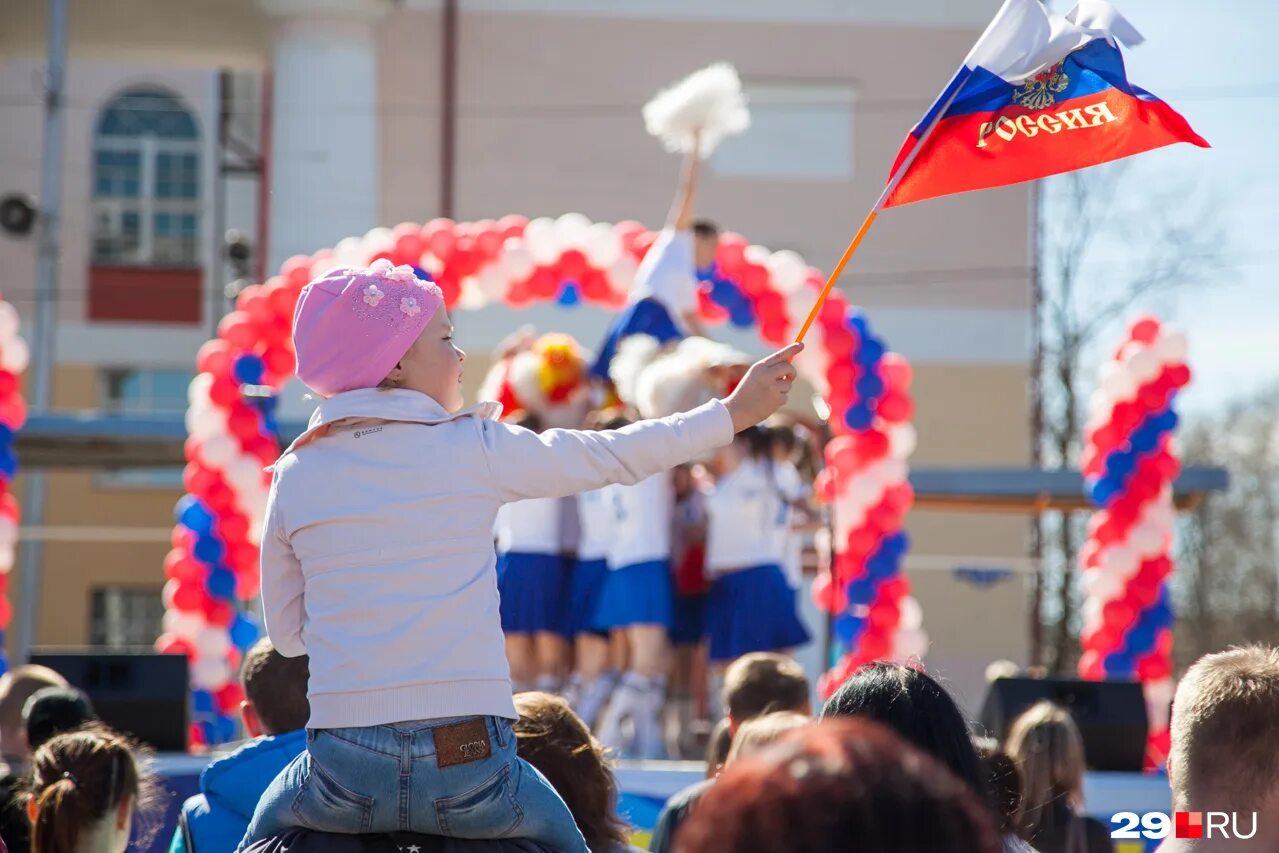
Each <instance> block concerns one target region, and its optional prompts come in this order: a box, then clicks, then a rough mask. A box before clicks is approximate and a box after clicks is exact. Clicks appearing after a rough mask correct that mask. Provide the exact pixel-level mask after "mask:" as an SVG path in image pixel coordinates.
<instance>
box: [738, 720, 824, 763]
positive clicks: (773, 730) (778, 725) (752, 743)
mask: <svg viewBox="0 0 1279 853" xmlns="http://www.w3.org/2000/svg"><path fill="white" fill-rule="evenodd" d="M811 722H812V720H811V719H809V718H808V717H806V716H804V715H803V714H800V713H797V712H795V711H774V712H773V713H771V714H765V715H764V716H762V717H756V718H755V719H753V720H748V721H747V722H745V723H742V725H741V727H740V728H739V729H738V730H737V734H736V735H735V736H734V737H733V746H732V747H731V748H730V749H729V750H728V758H727V759H725V761H724V764H725V765H728V764H732V763H733V762H734V761H736V760H737V759H739V758H750V757H751V756H752V755H755V754H756V753H758V752H759V751H760V750H762V749H764V747H766V746H768V745H770V744H772V743H773V742H774V741H776V740H778V739H779V738H780V737H781V736H782V735H784V734H786V733H787V732H789V731H794V730H795V729H802V728H803V727H804V726H806V725H808V724H809V723H811Z"/></svg>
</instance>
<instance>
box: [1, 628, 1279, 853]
mask: <svg viewBox="0 0 1279 853" xmlns="http://www.w3.org/2000/svg"><path fill="white" fill-rule="evenodd" d="M307 676H308V661H307V658H306V657H298V658H286V657H284V656H282V655H280V654H279V653H278V652H276V651H275V649H274V648H272V647H271V645H270V643H269V641H266V640H263V641H262V642H260V643H259V644H258V645H257V646H255V647H254V649H253V650H252V651H251V652H250V653H249V654H248V655H246V657H245V662H244V666H243V672H242V674H241V680H242V683H243V686H244V689H245V695H246V699H245V701H244V704H243V706H242V708H241V714H242V718H243V722H244V725H245V729H246V731H247V732H249V733H250V734H251V735H253V736H252V737H251V738H250V739H249V740H248V741H247V742H246V743H244V744H243V745H242V746H241V747H240V748H239V749H237V750H236V751H234V752H232V753H229V754H226V755H223V756H220V757H218V758H216V759H215V760H214V761H213V762H212V763H210V764H209V766H208V767H207V768H206V769H205V771H204V773H203V775H202V778H201V789H202V793H200V794H199V795H197V796H195V797H192V798H191V799H190V800H188V801H187V802H186V803H185V804H184V805H183V808H182V811H181V820H180V823H179V826H178V829H177V831H176V832H175V835H174V837H173V838H172V840H171V842H170V846H169V850H170V851H172V853H225V851H231V850H234V849H235V848H236V846H237V844H238V843H239V841H240V839H241V836H242V835H243V833H244V832H245V829H246V827H247V826H248V823H249V821H250V818H251V815H252V813H253V811H254V808H255V806H256V804H257V802H258V800H259V799H260V798H262V797H263V796H264V795H265V794H266V792H267V789H268V788H269V787H270V786H271V784H272V781H273V780H274V778H275V775H276V774H277V773H278V772H280V771H281V770H283V769H284V768H285V767H287V766H288V765H289V763H290V762H291V761H292V759H293V758H294V757H296V756H297V755H299V754H301V753H302V752H303V751H304V750H305V749H306V742H307V740H308V732H307V729H306V723H307V720H308V719H309V713H310V709H309V706H308V702H307V698H306V689H307V687H306V685H307ZM722 689H723V696H722V706H723V709H724V713H725V716H724V718H723V720H722V721H721V722H722V725H720V726H718V727H717V732H722V733H723V736H722V737H716V738H712V740H711V744H710V748H709V751H708V755H707V771H706V778H705V779H704V780H703V781H701V782H698V783H696V784H694V785H692V786H691V787H689V788H688V789H686V790H684V791H681V792H680V793H678V794H677V795H675V796H674V797H672V798H671V799H670V800H669V802H668V803H667V805H666V807H665V809H664V810H663V812H662V814H661V816H660V818H659V820H658V825H657V828H656V830H655V832H654V833H653V835H652V839H651V843H650V846H649V849H650V850H652V851H655V852H656V853H668V851H671V852H673V853H719V851H724V853H729V851H746V853H751V851H761V853H763V851H770V853H771V851H775V850H794V851H800V853H825V851H832V853H833V851H837V850H850V849H855V850H860V851H867V853H934V851H943V850H944V851H953V853H970V851H971V853H1015V852H1016V853H1025V851H1039V853H1100V851H1110V850H1112V849H1114V848H1113V847H1112V842H1111V841H1110V832H1109V828H1108V827H1107V826H1106V825H1105V824H1103V823H1101V822H1099V821H1097V820H1096V819H1094V818H1092V817H1088V816H1086V815H1084V813H1083V802H1082V777H1083V769H1084V766H1085V757H1084V754H1083V746H1082V740H1081V738H1080V734H1079V730H1078V728H1077V727H1076V725H1075V723H1074V722H1073V721H1072V719H1071V717H1070V715H1069V713H1067V712H1066V711H1065V710H1064V709H1063V708H1061V707H1059V706H1056V705H1053V704H1051V703H1048V702H1041V703H1039V704H1037V705H1035V706H1033V707H1031V708H1030V709H1028V710H1027V711H1025V712H1024V713H1023V714H1022V715H1021V716H1020V717H1019V718H1018V719H1017V720H1016V721H1015V723H1013V724H1012V726H1011V727H1010V729H1009V731H1008V733H1007V736H1006V738H1005V739H1004V741H1003V742H1002V743H999V742H996V741H993V740H991V739H989V738H985V737H981V736H975V735H974V734H973V728H972V727H971V726H970V725H969V724H968V723H967V722H966V721H965V719H964V717H963V715H962V713H961V712H960V710H959V708H958V706H957V705H956V704H955V702H954V701H953V699H952V698H951V697H950V695H949V693H948V692H947V691H946V689H945V687H944V686H943V685H942V684H941V683H940V682H939V681H938V680H936V679H935V678H933V677H932V676H930V675H928V674H927V673H926V672H924V671H923V670H922V669H920V668H916V667H910V666H903V665H900V664H895V663H889V662H880V663H875V664H871V665H868V666H866V667H864V668H862V669H861V670H859V671H858V672H856V673H855V674H853V675H852V676H851V677H850V678H849V679H848V680H847V681H846V682H845V683H844V684H843V685H841V686H840V688H839V689H838V690H837V691H836V693H835V694H834V695H833V696H831V698H830V699H829V700H828V701H827V702H826V703H825V705H824V706H823V707H822V708H821V709H819V712H818V714H817V715H816V717H814V715H813V709H812V708H811V707H810V704H809V684H808V681H807V679H806V678H805V675H804V673H803V671H802V670H801V669H800V668H799V667H798V666H797V665H796V664H795V662H794V661H793V660H792V659H790V658H788V657H787V656H785V655H779V654H774V653H752V654H748V655H745V656H743V657H741V658H740V659H738V660H736V661H735V662H734V663H733V664H732V665H730V666H729V667H728V670H727V673H726V675H725V679H724V681H723V688H722ZM515 707H516V710H517V714H518V718H517V720H516V721H515V723H514V725H513V727H512V729H511V731H512V734H513V741H514V744H513V745H514V748H515V749H516V751H517V753H518V755H519V757H520V758H521V759H522V760H524V761H527V762H528V763H529V765H530V766H531V767H533V768H535V772H536V773H537V774H539V776H540V777H541V778H542V779H544V780H546V782H547V783H548V784H549V785H550V786H552V787H553V789H554V791H555V792H556V793H557V795H558V796H559V797H560V798H561V800H562V802H563V803H564V805H565V806H566V807H567V810H568V812H569V813H570V814H571V816H572V819H573V821H574V823H575V825H576V826H577V828H578V829H579V831H580V832H581V834H582V836H583V838H584V839H585V843H586V845H587V847H588V849H590V850H592V851H596V853H628V851H633V850H634V849H635V848H633V847H631V846H630V838H631V832H630V827H628V825H627V824H626V822H625V819H624V817H623V816H622V815H620V814H619V813H618V809H617V803H618V787H617V783H616V780H615V779H614V776H613V770H612V767H611V760H612V759H611V757H610V756H609V755H608V753H607V751H606V750H605V749H604V748H603V747H602V746H601V744H600V743H599V741H598V740H597V739H596V737H595V736H594V735H592V733H591V731H590V729H589V728H588V727H587V726H586V724H585V723H584V722H583V721H582V719H581V718H580V717H579V716H578V715H577V714H575V713H574V712H573V710H572V708H570V707H569V705H568V703H567V702H566V701H565V700H564V699H563V698H561V697H558V696H553V695H550V694H547V693H541V692H526V693H520V694H518V695H517V696H516V697H515ZM15 709H20V710H15ZM0 720H3V721H5V722H8V721H16V722H14V723H13V725H5V726H4V728H3V729H0V750H2V751H3V756H4V760H5V762H6V768H5V770H6V776H5V778H4V787H3V800H2V801H0V849H3V850H6V851H12V853H28V851H34V853H124V851H125V850H127V849H129V846H130V839H131V838H132V839H133V843H134V844H139V843H141V844H144V845H145V844H146V843H149V838H148V835H149V834H153V833H154V827H155V826H156V825H157V816H158V815H159V813H160V812H161V811H162V810H163V808H162V806H163V799H162V798H161V797H160V796H159V794H158V792H159V791H160V790H161V788H160V786H159V785H158V784H157V782H156V780H155V779H154V777H152V776H151V775H150V771H149V755H148V753H147V751H146V750H145V749H143V748H141V747H139V746H138V745H137V744H136V743H134V742H132V741H131V740H130V739H129V738H127V737H126V736H123V735H121V734H119V733H116V732H114V731H112V730H110V729H109V728H107V727H106V726H105V725H104V724H102V723H101V722H100V721H98V720H97V718H96V716H95V714H94V711H93V708H92V705H91V704H90V702H89V700H88V698H87V697H86V696H85V695H84V694H83V693H81V692H80V691H78V690H76V689H75V688H71V687H68V686H67V684H66V682H65V680H63V679H62V677H61V676H59V675H58V674H57V673H55V672H52V671H50V670H47V669H45V668H43V667H34V666H26V667H21V668H19V669H17V670H15V671H13V672H11V673H9V674H7V675H6V676H4V678H3V679H0ZM1172 720H1173V755H1172V758H1171V759H1170V763H1169V768H1168V772H1169V779H1170V782H1171V785H1172V794H1173V806H1174V808H1176V809H1178V810H1186V811H1210V810H1211V811H1235V812H1244V813H1247V812H1252V813H1255V827H1256V832H1255V834H1253V835H1252V836H1251V837H1249V838H1248V839H1247V840H1246V841H1230V840H1222V839H1215V840H1210V839H1199V840H1187V839H1177V838H1170V839H1168V840H1167V841H1166V842H1164V845H1163V846H1162V847H1161V848H1160V850H1161V853H1183V851H1185V852H1186V853H1190V851H1198V852H1199V853H1204V851H1217V850H1221V851H1229V850H1235V849H1241V850H1269V849H1276V846H1277V845H1279V769H1277V766H1276V764H1275V762H1274V760H1273V759H1274V752H1273V745H1274V743H1276V739H1275V738H1276V736H1277V735H1279V649H1275V648H1266V647H1259V646H1254V647H1245V648H1234V649H1230V650H1228V651H1225V652H1221V653H1218V654H1213V655H1208V656H1206V657H1204V658H1203V659H1201V660H1200V661H1198V662H1197V663H1196V664H1195V665H1194V666H1192V667H1191V668H1190V669H1189V670H1188V671H1187V673H1186V674H1185V676H1184V678H1183V679H1182V681H1181V684H1180V686H1179V688H1178V691H1177V694H1176V698H1175V700H1174V704H1173V715H1172ZM326 784H327V785H334V784H335V783H334V782H333V781H332V780H328V781H327V782H326ZM329 793H330V795H341V796H352V795H353V792H350V791H344V790H343V789H341V788H337V787H333V788H330V789H329ZM482 795H483V791H482V790H481V791H477V792H476V793H475V796H476V797H479V796H482ZM476 805H479V804H478V803H477V804H476ZM487 829H488V830H489V831H488V833H486V834H487V835H488V836H489V837H488V838H487V840H485V839H469V840H468V839H464V838H460V837H444V836H433V835H426V834H421V833H418V832H411V831H410V832H398V833H381V834H376V833H369V834H363V835H359V834H334V833H330V832H324V831H316V830H311V829H306V828H301V827H294V828H287V829H283V830H281V831H279V832H276V833H273V834H271V835H269V836H266V837H263V838H261V839H259V840H257V841H256V842H255V843H254V844H253V845H252V846H251V847H249V848H247V849H251V850H252V851H254V853H286V851H292V852H293V853H311V851H314V852H315V853H339V851H340V853H347V851H349V853H366V851H368V852H369V853H371V851H387V853H391V851H393V850H394V851H402V850H413V849H416V850H417V851H418V853H424V851H437V850H449V851H459V853H460V851H494V853H497V851H523V853H537V851H546V850H556V849H560V848H557V847H555V846H552V845H548V844H545V843H539V842H535V841H532V840H530V839H526V838H523V837H519V836H520V834H519V832H518V827H505V828H502V827H488V828H487ZM503 829H505V830H506V831H505V832H503ZM503 835H506V836H513V837H502V836H503Z"/></svg>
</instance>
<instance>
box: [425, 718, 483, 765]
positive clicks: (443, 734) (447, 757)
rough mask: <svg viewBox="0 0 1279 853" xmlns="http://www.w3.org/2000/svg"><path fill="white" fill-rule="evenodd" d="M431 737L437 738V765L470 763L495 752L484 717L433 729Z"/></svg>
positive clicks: (481, 759)
mask: <svg viewBox="0 0 1279 853" xmlns="http://www.w3.org/2000/svg"><path fill="white" fill-rule="evenodd" d="M431 737H432V738H433V739H434V740H435V766H436V767H452V766H454V765H455V764H470V763H471V762H472V761H483V760H484V759H486V758H488V757H489V756H490V755H492V754H493V745H492V743H490V742H489V729H488V724H487V723H486V722H485V721H484V720H483V719H476V720H467V721H466V722H465V723H454V724H453V725H451V726H440V727H439V728H435V729H431Z"/></svg>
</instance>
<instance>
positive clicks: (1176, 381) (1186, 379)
mask: <svg viewBox="0 0 1279 853" xmlns="http://www.w3.org/2000/svg"><path fill="white" fill-rule="evenodd" d="M1167 373H1168V381H1169V382H1171V383H1172V387H1174V388H1185V387H1186V386H1187V385H1189V384H1190V378H1191V373H1190V368H1189V367H1187V366H1186V365H1184V364H1174V365H1172V366H1171V367H1169V368H1168V370H1167Z"/></svg>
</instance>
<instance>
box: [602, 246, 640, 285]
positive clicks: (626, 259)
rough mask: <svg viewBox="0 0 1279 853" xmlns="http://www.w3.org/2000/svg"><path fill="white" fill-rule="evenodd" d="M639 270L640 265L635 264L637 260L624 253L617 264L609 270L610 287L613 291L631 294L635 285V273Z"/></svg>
mask: <svg viewBox="0 0 1279 853" xmlns="http://www.w3.org/2000/svg"><path fill="white" fill-rule="evenodd" d="M638 270H639V265H638V264H637V263H635V259H634V258H632V257H631V256H630V255H629V254H627V253H623V254H622V256H621V257H620V258H618V259H617V262H616V263H614V264H613V266H612V267H611V268H609V271H608V276H609V285H610V286H611V287H612V288H613V290H616V291H620V292H622V293H629V292H630V289H631V285H632V284H634V283H635V273H636V272H637V271H638Z"/></svg>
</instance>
